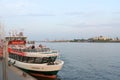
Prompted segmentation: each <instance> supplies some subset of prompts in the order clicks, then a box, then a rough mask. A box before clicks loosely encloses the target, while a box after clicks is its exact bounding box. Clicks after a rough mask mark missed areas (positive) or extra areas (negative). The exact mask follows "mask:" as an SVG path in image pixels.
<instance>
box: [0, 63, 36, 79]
mask: <svg viewBox="0 0 120 80" xmlns="http://www.w3.org/2000/svg"><path fill="white" fill-rule="evenodd" d="M2 65H3V63H2V61H0V80H3V72H2V71H3V66H2ZM7 72H8V80H37V79H35V78H34V77H32V76H30V75H29V74H27V73H25V72H23V71H21V70H20V69H18V68H16V67H14V66H12V65H11V66H8V69H7Z"/></svg>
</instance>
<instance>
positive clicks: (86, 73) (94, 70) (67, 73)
mask: <svg viewBox="0 0 120 80" xmlns="http://www.w3.org/2000/svg"><path fill="white" fill-rule="evenodd" d="M38 44H43V45H46V46H47V47H50V48H52V49H55V50H59V51H60V55H61V56H60V59H62V60H63V61H64V62H65V64H64V66H63V68H62V69H61V71H59V73H58V77H57V80H119V79H120V43H54V42H53V43H38ZM0 65H1V64H0ZM1 70H2V69H1V67H0V74H1V73H2V72H1ZM8 72H9V73H11V70H9V71H8ZM15 75H16V74H13V75H11V78H14V80H21V79H19V78H17V77H16V76H15ZM0 77H2V75H0ZM1 79H2V78H0V80H1ZM40 80H42V79H40Z"/></svg>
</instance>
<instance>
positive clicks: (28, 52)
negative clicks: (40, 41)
mask: <svg viewBox="0 0 120 80" xmlns="http://www.w3.org/2000/svg"><path fill="white" fill-rule="evenodd" d="M5 38H6V40H7V41H8V53H9V58H8V62H9V63H11V64H12V65H14V66H16V67H17V68H19V69H21V70H23V71H25V72H27V73H28V74H30V75H31V76H34V77H35V78H39V77H46V78H56V75H57V73H58V71H59V70H61V68H62V66H63V64H64V61H62V60H60V59H58V57H59V52H58V51H56V50H52V49H50V48H47V47H45V46H42V45H39V46H38V47H36V46H35V45H32V46H27V37H25V36H24V35H23V32H20V33H19V34H16V35H15V34H10V36H8V37H5Z"/></svg>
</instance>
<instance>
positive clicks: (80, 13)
mask: <svg viewBox="0 0 120 80" xmlns="http://www.w3.org/2000/svg"><path fill="white" fill-rule="evenodd" d="M83 14H85V13H84V12H67V13H64V15H68V16H76V15H83Z"/></svg>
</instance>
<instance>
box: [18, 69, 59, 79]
mask: <svg viewBox="0 0 120 80" xmlns="http://www.w3.org/2000/svg"><path fill="white" fill-rule="evenodd" d="M18 68H19V67H18ZM19 69H21V70H23V71H24V72H26V73H28V74H30V75H31V76H33V77H35V78H37V79H38V78H51V79H55V78H56V75H57V73H58V71H45V72H43V71H32V70H27V69H22V68H19Z"/></svg>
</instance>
